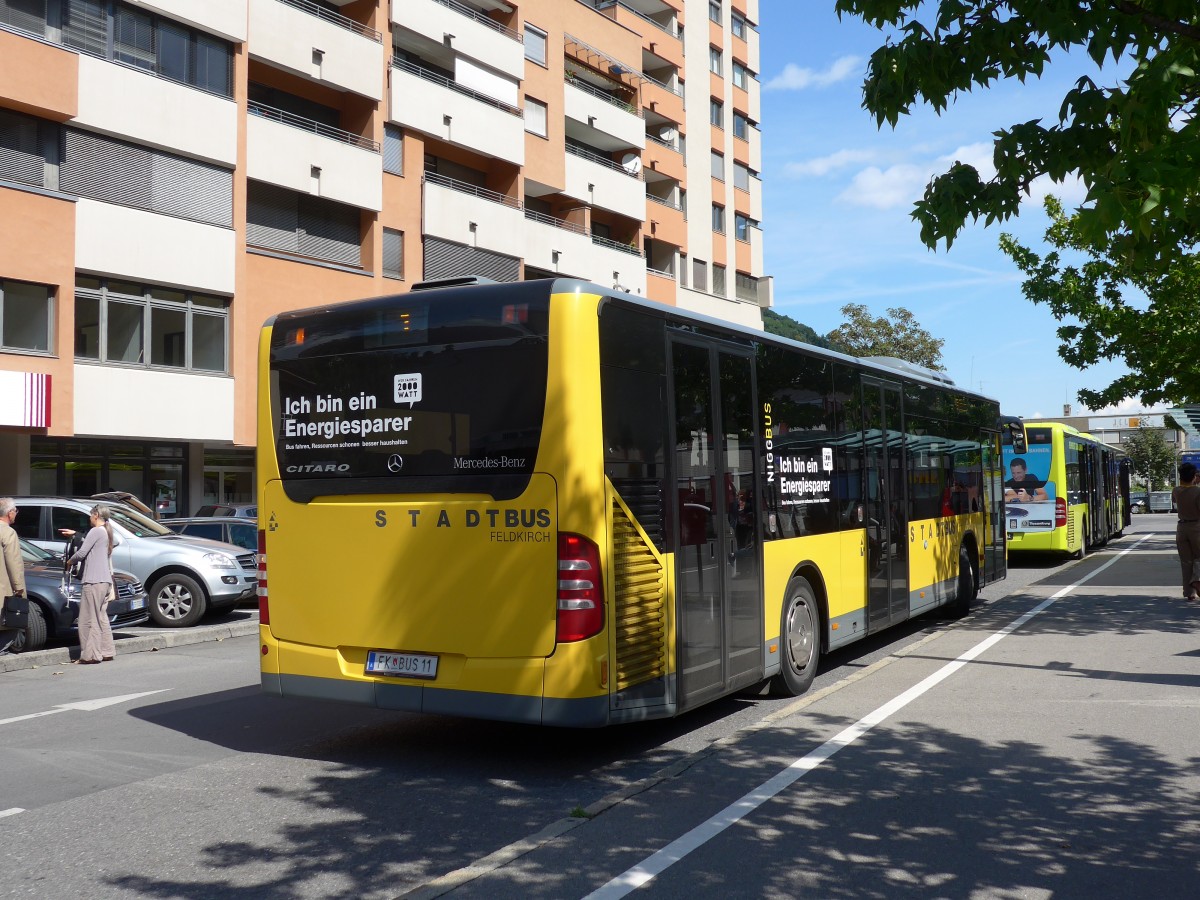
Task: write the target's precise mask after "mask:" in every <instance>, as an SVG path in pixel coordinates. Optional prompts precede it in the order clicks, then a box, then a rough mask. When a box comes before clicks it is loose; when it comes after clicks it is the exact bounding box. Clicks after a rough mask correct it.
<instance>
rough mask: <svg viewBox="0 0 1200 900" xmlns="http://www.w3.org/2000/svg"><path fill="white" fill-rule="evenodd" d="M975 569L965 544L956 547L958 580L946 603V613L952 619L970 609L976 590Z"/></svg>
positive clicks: (959, 617)
mask: <svg viewBox="0 0 1200 900" xmlns="http://www.w3.org/2000/svg"><path fill="white" fill-rule="evenodd" d="M975 585H976V583H975V569H974V568H973V567H972V565H971V553H970V551H968V550H967V547H966V545H965V544H964V545H962V546H961V547H959V548H958V580H957V582H956V584H955V588H954V599H953V600H951V601H950V602H949V603H947V604H946V606H945V607H944V609H945V610H946V615H948V616H950V617H951V618H953V619H961V618H962V617H963V616H965V615H966V614H967V613H969V612H970V611H971V604H972V603H974V602H975V594H976V591H977V588H976V586H975Z"/></svg>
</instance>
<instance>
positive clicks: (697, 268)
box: [692, 259, 708, 291]
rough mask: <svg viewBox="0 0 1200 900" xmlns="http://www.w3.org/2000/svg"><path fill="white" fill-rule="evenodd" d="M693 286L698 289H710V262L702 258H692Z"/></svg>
mask: <svg viewBox="0 0 1200 900" xmlns="http://www.w3.org/2000/svg"><path fill="white" fill-rule="evenodd" d="M692 287H693V288H694V289H695V290H697V291H707V290H708V263H706V262H705V261H704V260H702V259H693V260H692Z"/></svg>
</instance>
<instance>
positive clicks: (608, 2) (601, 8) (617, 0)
mask: <svg viewBox="0 0 1200 900" xmlns="http://www.w3.org/2000/svg"><path fill="white" fill-rule="evenodd" d="M579 2H580V3H582V4H583V5H584V6H590V7H591V8H592V9H594V10H596V12H598V13H600V14H602V15H604V16H607V17H608V18H610V19H616V17H617V12H616V10H617V7H618V6H619V7H620V8H621V9H623V10H625V11H626V12H627V13H630V14H631V15H635V16H637V17H638V18H639V19H641V20H642V21H643V22H646V23H648V24H650V25H653V26H654V27H655V28H657V29H658V30H659V31H665V32H666V33H667V34H669V35H671V37H679V35H678V33H676V32H675V31H674V30H672V28H671V27H670V26H669V25H664V24H663V23H662V22H656V21H655V20H654V19H652V18H650V17H649V16H648V15H646V14H645V13H644V12H640V11H639V10H636V9H634V8H633V7H632V6H630V5H629V4H628V3H622V2H621V0H579Z"/></svg>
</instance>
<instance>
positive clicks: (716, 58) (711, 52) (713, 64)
mask: <svg viewBox="0 0 1200 900" xmlns="http://www.w3.org/2000/svg"><path fill="white" fill-rule="evenodd" d="M708 71H710V72H712V73H713V74H714V75H720V74H721V48H720V47H709V48H708Z"/></svg>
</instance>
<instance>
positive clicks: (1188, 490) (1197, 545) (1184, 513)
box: [1171, 463, 1200, 600]
mask: <svg viewBox="0 0 1200 900" xmlns="http://www.w3.org/2000/svg"><path fill="white" fill-rule="evenodd" d="M1171 505H1172V506H1174V507H1175V509H1176V510H1178V512H1179V525H1178V526H1176V530H1175V548H1176V549H1177V550H1178V551H1179V565H1180V568H1181V569H1182V571H1183V599H1184V600H1198V599H1200V478H1197V473H1196V467H1195V465H1193V464H1192V463H1184V464H1183V465H1181V466H1180V467H1179V484H1178V485H1177V486H1176V488H1175V490H1173V491H1172V492H1171Z"/></svg>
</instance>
